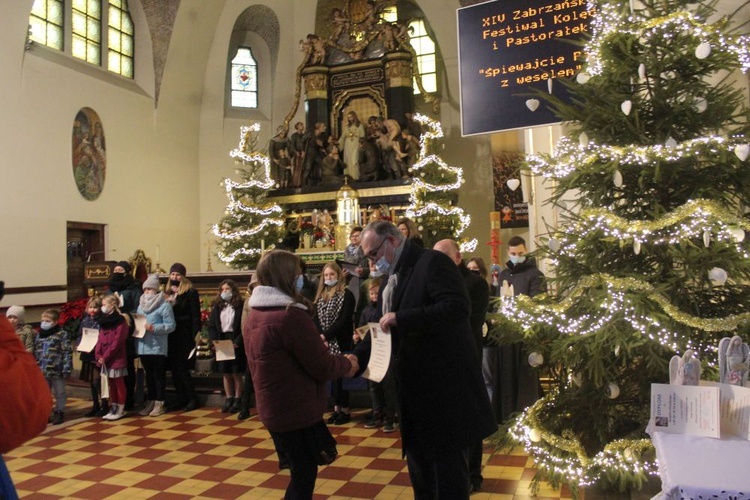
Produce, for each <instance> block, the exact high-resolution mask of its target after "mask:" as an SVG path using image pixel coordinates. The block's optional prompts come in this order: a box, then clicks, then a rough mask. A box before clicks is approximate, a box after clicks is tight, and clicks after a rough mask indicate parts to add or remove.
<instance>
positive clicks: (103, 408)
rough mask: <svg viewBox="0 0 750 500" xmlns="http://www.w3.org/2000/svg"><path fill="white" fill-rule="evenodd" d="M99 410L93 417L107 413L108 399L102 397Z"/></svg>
mask: <svg viewBox="0 0 750 500" xmlns="http://www.w3.org/2000/svg"><path fill="white" fill-rule="evenodd" d="M100 406H101V410H99V411H98V412H97V413H96V415H94V416H95V417H104V416H105V415H108V414H109V400H108V399H102V403H101V405H100Z"/></svg>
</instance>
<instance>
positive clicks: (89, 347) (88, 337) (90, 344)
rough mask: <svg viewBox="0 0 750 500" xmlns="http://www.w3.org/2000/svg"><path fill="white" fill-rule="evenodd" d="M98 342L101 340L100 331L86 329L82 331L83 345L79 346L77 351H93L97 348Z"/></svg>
mask: <svg viewBox="0 0 750 500" xmlns="http://www.w3.org/2000/svg"><path fill="white" fill-rule="evenodd" d="M97 340H99V330H97V329H96V328H84V329H83V331H82V336H81V343H80V344H78V347H77V348H76V351H80V352H91V351H93V350H94V347H96V342H97Z"/></svg>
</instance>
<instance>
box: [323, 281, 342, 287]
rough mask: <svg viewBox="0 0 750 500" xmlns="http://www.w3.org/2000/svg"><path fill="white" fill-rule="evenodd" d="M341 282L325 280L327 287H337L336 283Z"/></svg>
mask: <svg viewBox="0 0 750 500" xmlns="http://www.w3.org/2000/svg"><path fill="white" fill-rule="evenodd" d="M338 282H339V280H325V284H326V286H336V283H338Z"/></svg>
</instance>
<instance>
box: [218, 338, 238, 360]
mask: <svg viewBox="0 0 750 500" xmlns="http://www.w3.org/2000/svg"><path fill="white" fill-rule="evenodd" d="M213 344H214V349H215V351H214V352H216V361H229V360H232V359H234V344H233V343H232V341H231V340H214V342H213Z"/></svg>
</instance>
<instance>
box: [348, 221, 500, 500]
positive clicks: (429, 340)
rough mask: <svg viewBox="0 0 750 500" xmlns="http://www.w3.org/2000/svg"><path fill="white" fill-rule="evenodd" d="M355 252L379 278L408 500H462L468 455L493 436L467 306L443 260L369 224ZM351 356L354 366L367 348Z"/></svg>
mask: <svg viewBox="0 0 750 500" xmlns="http://www.w3.org/2000/svg"><path fill="white" fill-rule="evenodd" d="M361 246H362V250H363V252H364V254H365V255H366V256H367V258H369V259H370V260H372V261H374V262H375V263H376V264H375V265H376V267H377V268H378V270H379V271H382V272H383V273H385V274H386V275H387V276H388V278H387V285H385V286H384V287H383V289H382V291H381V294H380V303H381V305H382V311H383V316H382V318H381V320H380V327H381V328H382V329H383V330H384V331H390V332H391V335H392V349H393V358H394V360H395V361H396V363H397V364H396V386H397V390H398V396H399V397H398V399H399V414H400V417H401V436H402V442H403V446H404V454H405V455H406V459H407V463H408V466H409V477H410V478H411V482H412V486H413V488H414V493H415V496H416V498H436V499H442V498H445V499H451V500H453V499H462V498H468V497H469V488H470V484H469V470H468V462H467V456H468V451H469V447H470V446H471V445H472V444H474V443H476V442H477V440H480V439H483V438H485V437H487V436H489V435H490V434H492V433H493V432H494V431H495V430H496V426H495V423H494V421H493V420H494V419H493V418H492V410H491V408H490V403H489V399H488V397H487V392H486V391H485V389H484V383H483V382H482V375H481V372H480V368H479V366H480V365H479V359H478V356H477V351H476V346H475V345H474V341H473V339H472V336H471V327H470V326H469V312H470V306H469V299H468V297H467V293H466V288H465V286H464V283H463V280H462V278H461V275H460V274H459V272H458V268H457V266H456V265H455V264H454V263H453V262H452V261H451V260H450V259H449V258H448V257H446V256H445V255H444V254H442V253H440V252H436V251H434V250H425V249H423V248H421V247H418V246H416V245H414V244H413V243H411V242H410V241H407V240H405V238H404V236H403V235H402V234H401V232H400V231H399V230H398V228H397V227H396V226H394V225H393V224H391V223H390V222H388V221H376V222H373V223H371V224H369V225H368V226H367V227H366V228H365V230H364V231H363V233H362V243H361ZM360 345H361V347H358V348H357V349H355V354H356V355H357V357H358V358H359V364H360V366H363V367H364V366H366V365H367V362H368V360H369V354H370V353H369V349H368V346H369V345H370V344H369V343H367V342H363V343H361V344H360Z"/></svg>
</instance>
